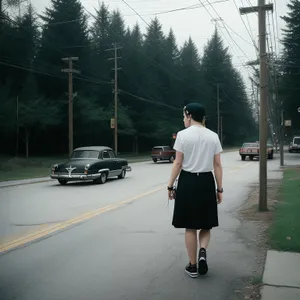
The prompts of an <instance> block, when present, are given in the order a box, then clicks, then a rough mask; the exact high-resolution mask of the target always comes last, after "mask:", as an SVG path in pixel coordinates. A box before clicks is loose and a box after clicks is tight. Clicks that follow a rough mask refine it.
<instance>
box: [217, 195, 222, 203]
mask: <svg viewBox="0 0 300 300" xmlns="http://www.w3.org/2000/svg"><path fill="white" fill-rule="evenodd" d="M222 200H223V194H222V193H219V192H217V203H218V204H220V203H221V202H222Z"/></svg>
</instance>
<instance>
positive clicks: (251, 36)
mask: <svg viewBox="0 0 300 300" xmlns="http://www.w3.org/2000/svg"><path fill="white" fill-rule="evenodd" d="M233 3H234V5H235V7H236V9H237V11H238V13H239V8H238V6H237V4H236V0H233ZM239 16H240V18H241V20H242V22H243V24H244V26H245V28H246V31H247V32H248V34H249V36H250V39H251V41H252V43H253V45H254V48H255V51H256V53H257V55H258V47H257V45H256V43H255V39H254V38H253V35H252V33H251V26H250V22H249V18H248V15H246V18H247V21H248V25H249V28H250V30H249V29H248V27H247V25H246V23H245V21H244V19H243V18H242V16H241V14H240V13H239Z"/></svg>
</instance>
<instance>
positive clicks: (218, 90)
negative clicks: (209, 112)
mask: <svg viewBox="0 0 300 300" xmlns="http://www.w3.org/2000/svg"><path fill="white" fill-rule="evenodd" d="M217 118H218V121H217V122H218V125H217V128H218V129H217V132H218V136H219V137H220V85H219V84H217Z"/></svg>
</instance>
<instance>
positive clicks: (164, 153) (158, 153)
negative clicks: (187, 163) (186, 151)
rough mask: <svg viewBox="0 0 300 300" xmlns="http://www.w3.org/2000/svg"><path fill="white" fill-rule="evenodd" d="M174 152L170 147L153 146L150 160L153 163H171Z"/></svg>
mask: <svg viewBox="0 0 300 300" xmlns="http://www.w3.org/2000/svg"><path fill="white" fill-rule="evenodd" d="M175 156H176V151H175V150H174V149H172V147H170V146H155V147H153V148H152V151H151V158H152V160H153V162H155V163H156V162H157V161H162V160H168V161H169V162H171V163H172V162H173V161H174V160H175Z"/></svg>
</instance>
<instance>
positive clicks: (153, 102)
mask: <svg viewBox="0 0 300 300" xmlns="http://www.w3.org/2000/svg"><path fill="white" fill-rule="evenodd" d="M119 91H120V92H121V93H123V94H125V95H128V96H131V97H133V98H136V99H139V100H141V101H144V102H148V103H152V104H155V105H160V106H164V107H167V108H170V109H173V110H177V111H182V109H181V108H177V107H175V106H171V105H168V104H165V103H163V102H156V101H152V100H149V99H145V98H143V97H139V96H137V95H135V94H132V93H130V92H127V91H125V90H121V89H119Z"/></svg>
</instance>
